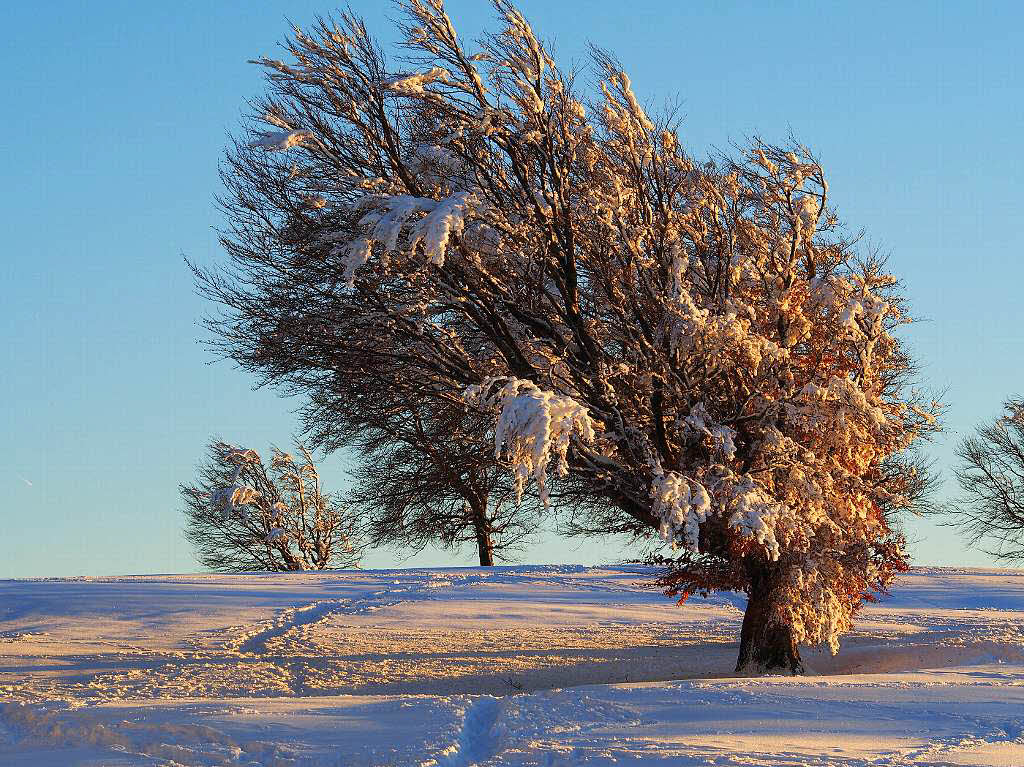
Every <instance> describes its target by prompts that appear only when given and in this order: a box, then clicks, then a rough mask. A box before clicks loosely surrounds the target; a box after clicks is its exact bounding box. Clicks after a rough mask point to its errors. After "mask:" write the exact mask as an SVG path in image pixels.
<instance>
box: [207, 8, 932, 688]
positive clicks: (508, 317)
mask: <svg viewBox="0 0 1024 767" xmlns="http://www.w3.org/2000/svg"><path fill="white" fill-rule="evenodd" d="M494 5H495V7H496V9H497V11H498V14H499V16H500V18H501V19H502V21H503V24H504V29H503V30H502V31H500V32H498V33H496V34H493V35H491V36H489V37H487V38H486V39H484V40H482V41H480V43H479V45H478V47H477V50H476V51H475V52H474V51H471V50H467V49H465V48H464V47H463V45H462V43H461V42H460V41H459V39H458V38H457V36H456V33H455V30H454V27H453V25H452V23H451V21H450V19H449V18H448V16H447V15H446V14H445V12H444V9H443V8H442V6H441V3H440V2H439V0H436V1H435V0H408V2H407V3H406V4H405V10H406V13H407V16H408V21H407V23H405V24H404V26H403V27H402V29H403V31H404V33H405V35H406V50H407V55H406V57H405V59H404V60H403V63H402V64H401V67H400V68H398V67H395V66H393V65H391V64H390V63H389V62H388V61H387V59H386V58H385V56H384V54H383V52H382V51H381V50H380V49H379V48H378V47H377V46H376V44H375V43H374V42H373V41H372V39H371V38H370V36H369V35H368V33H367V31H366V29H365V26H364V25H363V24H362V22H361V21H360V20H359V19H358V18H356V17H354V16H352V15H351V14H343V15H342V16H340V17H339V18H338V19H337V20H336V21H335V20H331V19H325V20H321V21H320V22H319V23H318V25H317V26H316V27H315V29H313V30H312V31H310V32H308V33H307V32H296V33H295V36H294V37H293V38H292V39H291V40H288V41H287V42H286V47H287V49H288V51H289V55H290V57H291V59H293V61H290V62H288V63H286V62H283V61H277V60H271V59H262V60H261V61H260V63H261V64H262V65H263V66H264V67H265V68H266V70H267V72H268V83H269V91H270V93H269V95H268V96H267V97H266V98H265V99H263V100H262V101H261V102H259V103H257V105H256V108H257V112H256V113H255V114H254V117H253V123H252V124H251V125H250V126H249V127H250V138H248V139H247V140H243V141H239V142H237V143H236V144H235V147H234V149H233V150H232V151H231V152H230V153H229V155H228V158H227V162H226V165H225V171H224V178H225V182H226V184H227V189H228V194H227V196H226V198H225V200H224V209H225V212H226V213H227V217H228V220H229V221H230V228H229V230H228V231H227V232H225V234H224V243H225V246H226V247H227V249H228V251H229V253H230V254H231V257H232V260H233V264H234V267H233V269H232V270H230V271H227V272H210V271H206V272H204V271H199V272H198V275H199V280H200V284H201V285H202V287H203V290H204V291H205V292H206V293H207V295H209V296H210V297H212V298H213V299H215V300H216V301H218V302H219V303H220V304H221V305H222V307H223V308H224V311H223V314H222V315H221V316H220V317H219V318H217V319H215V320H214V321H213V322H212V325H213V327H214V329H215V330H216V331H217V332H218V333H219V337H220V339H221V343H222V344H223V349H224V351H225V353H227V354H228V355H230V356H232V357H233V358H234V359H236V360H237V361H238V362H239V363H240V364H242V365H243V367H245V368H247V369H249V370H252V371H254V372H256V373H258V374H259V375H260V376H262V377H263V379H264V380H265V381H272V382H276V383H279V384H280V385H283V386H291V387H294V389H295V391H297V392H301V391H309V390H310V386H312V385H315V384H316V383H317V382H318V381H323V380H325V379H332V378H338V377H344V376H349V375H351V376H354V377H355V379H357V380H359V382H360V386H362V387H363V392H364V394H363V396H364V398H365V399H366V400H373V399H374V398H380V400H381V401H382V402H383V403H384V405H382V406H384V407H387V408H390V409H391V411H392V412H393V413H394V415H395V417H396V418H399V419H409V418H411V417H412V413H411V411H410V410H409V409H408V408H407V407H405V406H404V405H403V404H402V398H403V397H404V398H405V400H406V401H418V402H425V403H432V404H431V405H430V407H432V408H437V410H438V411H442V410H443V409H444V408H445V407H448V406H450V407H466V406H469V407H471V408H475V409H476V410H477V411H478V412H479V413H481V414H485V415H487V414H489V415H490V417H491V418H492V424H493V439H494V445H495V448H496V451H497V454H498V456H499V457H500V459H501V461H502V463H503V464H504V465H505V466H507V467H508V468H509V469H510V470H511V472H512V480H513V490H514V491H515V492H516V494H517V495H518V494H520V493H522V492H523V491H524V490H525V488H526V487H527V485H528V484H531V483H532V486H533V487H535V488H536V493H537V497H538V499H539V501H540V502H541V504H543V505H545V506H546V505H547V504H549V503H550V500H551V498H552V494H553V493H555V494H557V496H558V497H559V498H560V499H562V500H566V501H567V502H570V503H572V504H575V506H574V508H576V509H582V510H584V511H586V510H590V511H592V512H593V513H594V517H593V519H592V520H591V521H592V524H590V525H587V524H585V522H586V520H583V522H584V524H583V525H582V527H584V528H587V527H589V528H590V529H592V530H593V531H595V532H600V531H601V530H602V529H603V530H614V531H617V532H630V533H633V534H635V535H638V536H648V537H649V536H655V535H660V536H661V537H662V538H663V539H664V541H665V542H666V543H667V544H670V545H672V546H674V547H676V549H677V550H679V551H681V553H680V554H679V555H678V556H677V557H676V558H675V559H674V560H673V565H672V569H671V572H670V573H669V574H668V575H667V576H666V578H665V579H664V581H663V582H664V585H665V586H666V588H667V589H668V590H669V591H670V592H671V593H674V594H677V595H681V596H685V594H686V593H689V592H693V591H701V592H704V591H711V590H715V589H741V590H744V591H746V593H747V595H748V606H747V610H746V614H745V617H744V622H743V628H742V632H741V642H740V656H739V662H738V665H737V668H738V669H740V670H771V669H780V668H781V669H788V670H791V671H793V672H797V671H799V670H800V669H801V662H800V656H799V645H801V644H821V643H824V644H827V645H829V646H830V647H831V648H832V649H833V651H835V650H836V649H837V646H838V638H839V636H841V634H842V633H843V632H844V631H846V630H847V629H848V628H849V626H850V623H851V619H852V615H853V614H854V612H855V611H856V610H857V608H858V607H859V606H860V604H861V603H862V601H863V600H864V599H865V598H866V597H869V596H870V595H871V594H872V593H877V592H879V591H882V590H884V589H885V588H886V587H887V586H888V585H889V584H890V583H891V581H892V579H893V577H894V575H895V573H897V572H899V571H900V570H901V569H904V568H905V567H906V556H905V553H904V547H903V540H902V537H901V536H900V535H899V532H898V529H897V528H896V527H895V520H896V515H897V514H898V513H899V512H900V511H901V510H904V509H907V508H909V507H911V506H913V505H914V504H915V503H916V502H917V501H918V499H919V497H920V494H921V492H922V491H923V490H924V488H925V486H926V481H925V475H924V474H923V473H922V471H921V470H920V469H921V467H920V465H919V464H920V461H919V460H918V459H916V458H915V456H914V453H913V449H914V447H915V446H916V445H917V444H918V443H919V441H920V440H921V439H922V438H924V437H926V436H927V435H928V434H929V433H930V432H931V431H933V430H934V429H935V428H936V426H935V423H936V421H935V418H936V415H937V412H938V405H937V403H935V402H932V401H930V400H928V399H927V398H925V397H924V396H923V395H921V394H919V393H917V392H916V391H914V390H912V389H911V388H910V384H911V383H912V377H913V373H914V366H913V362H912V360H911V358H910V357H909V356H908V353H907V351H906V349H905V348H904V346H903V344H902V343H901V341H900V339H899V338H898V336H896V335H894V330H895V329H896V328H897V327H898V326H900V325H903V324H906V323H908V322H909V321H910V318H909V316H908V314H907V311H906V307H905V305H904V301H903V299H902V297H901V293H900V284H899V282H898V281H897V280H896V279H895V278H894V277H892V276H891V275H890V274H888V273H887V271H886V270H885V267H884V262H883V260H882V259H880V258H878V257H877V256H875V255H874V254H872V253H870V252H864V249H863V248H862V247H861V246H860V244H859V241H858V240H857V238H849V237H846V236H845V235H844V233H843V232H844V230H843V228H842V227H841V226H840V225H839V222H838V218H837V215H836V213H835V211H834V210H833V209H832V208H831V207H829V199H828V186H827V184H826V181H825V176H824V172H823V170H822V168H821V166H820V164H819V163H818V161H817V160H816V159H815V158H814V156H813V155H812V154H811V152H810V151H809V150H807V149H806V148H805V147H803V146H802V145H799V144H797V143H795V142H791V144H790V145H787V146H783V147H775V146H771V145H768V144H766V143H764V142H761V141H759V140H755V141H753V142H751V144H750V145H749V146H748V147H746V148H744V149H740V150H737V152H736V153H735V156H734V157H728V156H722V157H716V158H714V159H711V160H705V161H697V160H695V159H694V158H693V157H691V156H690V155H689V154H687V153H686V152H685V151H684V150H683V148H682V146H681V144H680V141H679V137H678V125H677V123H676V122H675V121H674V119H673V117H672V115H671V113H670V114H667V115H663V116H660V117H658V116H653V117H652V116H651V115H649V114H648V112H647V111H646V110H645V109H644V108H643V107H642V106H641V105H640V103H639V102H638V100H637V98H636V96H635V94H634V91H633V89H632V85H631V82H630V79H629V78H628V77H627V76H626V74H625V73H624V72H623V71H622V68H621V66H620V65H619V64H618V63H617V62H616V61H615V59H614V58H613V57H612V56H611V55H610V54H607V53H605V52H602V51H595V52H594V56H593V59H594V63H595V65H596V67H597V71H598V74H599V75H600V77H601V83H600V90H599V93H596V94H594V95H593V97H592V98H590V99H585V97H584V95H583V94H581V93H579V92H578V91H577V88H576V84H575V80H574V78H573V76H572V75H569V74H566V73H564V72H563V71H561V70H560V69H559V68H558V67H557V66H556V65H555V63H554V61H553V60H552V58H551V56H550V55H549V53H548V51H547V49H546V48H545V46H544V45H543V44H542V43H541V42H540V41H539V40H538V38H537V37H536V35H535V34H534V33H533V31H532V29H531V28H530V26H529V24H528V23H527V22H526V21H525V19H524V18H523V17H522V16H521V15H520V14H519V13H518V12H517V11H516V10H515V9H514V8H513V7H512V6H511V5H510V4H508V3H507V2H505V0H495V3H494ZM398 395H401V396H398Z"/></svg>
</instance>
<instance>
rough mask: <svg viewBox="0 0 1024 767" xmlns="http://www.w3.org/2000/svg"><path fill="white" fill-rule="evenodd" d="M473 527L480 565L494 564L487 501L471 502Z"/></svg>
mask: <svg viewBox="0 0 1024 767" xmlns="http://www.w3.org/2000/svg"><path fill="white" fill-rule="evenodd" d="M473 527H474V528H475V529H476V549H477V552H478V553H479V554H480V565H481V566H482V567H493V566H494V547H493V546H492V545H491V528H490V525H489V524H488V523H487V501H484V502H483V504H482V506H481V504H473Z"/></svg>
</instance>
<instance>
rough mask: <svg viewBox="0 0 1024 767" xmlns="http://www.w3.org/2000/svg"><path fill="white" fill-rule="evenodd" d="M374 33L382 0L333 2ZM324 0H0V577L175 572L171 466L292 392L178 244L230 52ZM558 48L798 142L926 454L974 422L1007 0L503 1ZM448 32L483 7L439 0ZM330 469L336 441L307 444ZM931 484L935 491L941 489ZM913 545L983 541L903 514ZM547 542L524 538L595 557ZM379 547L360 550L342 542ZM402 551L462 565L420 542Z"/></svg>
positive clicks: (1004, 272) (997, 216) (599, 553)
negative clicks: (875, 306)
mask: <svg viewBox="0 0 1024 767" xmlns="http://www.w3.org/2000/svg"><path fill="white" fill-rule="evenodd" d="M353 7H354V9H355V10H356V11H357V12H359V13H361V14H362V15H364V16H365V17H366V19H367V21H368V23H369V25H370V27H371V29H372V30H374V31H376V32H378V33H379V34H380V36H381V39H382V40H383V41H384V42H385V44H387V45H390V42H391V41H392V40H393V39H394V35H393V32H392V30H391V28H390V24H389V22H388V20H387V19H388V16H394V15H395V14H394V9H393V8H392V7H390V6H389V5H388V4H387V3H385V2H376V1H371V0H353ZM332 8H333V6H332V5H331V4H330V3H329V2H310V1H309V0H290V2H287V3H284V2H269V1H268V2H256V3H250V2H245V3H242V2H237V3H231V2H217V3H209V2H194V1H190V0H182V1H181V2H175V3H138V2H114V1H113V0H106V1H105V2H84V1H83V2H51V3H41V4H30V3H19V4H14V5H12V6H11V7H9V8H7V10H6V11H5V14H4V16H5V23H6V29H7V34H6V35H5V45H4V46H3V47H0V64H2V67H3V71H4V73H5V88H4V91H5V97H4V107H5V110H4V111H5V113H6V114H7V118H6V119H5V120H4V126H3V129H2V132H0V146H2V149H3V151H2V153H0V157H2V167H3V170H2V176H0V178H2V183H0V211H2V214H0V216H2V222H3V226H2V230H0V231H2V233H3V241H2V244H0V281H2V287H0V296H2V299H0V301H2V303H0V307H2V308H0V332H2V338H3V349H2V351H0V403H2V405H0V432H2V434H3V437H4V438H3V439H2V440H0V498H2V507H0V508H2V512H0V521H2V523H3V528H4V532H5V534H6V535H7V539H6V541H7V542H6V545H5V547H4V549H5V553H4V556H3V557H2V558H0V577H12V576H42V575H77V574H121V573H143V572H175V571H177V572H180V571H190V570H196V569H198V566H197V565H196V564H195V562H194V560H193V558H192V552H191V549H190V547H189V545H188V544H187V543H186V542H185V541H184V539H183V538H182V536H181V527H182V516H181V512H180V507H179V503H178V498H177V485H178V483H179V482H182V481H188V480H189V479H190V477H191V474H192V471H193V468H194V466H195V464H196V462H197V461H198V459H199V458H200V456H201V454H202V450H203V446H204V443H205V442H206V440H207V439H208V438H209V437H210V436H211V435H213V434H216V435H219V436H222V437H225V438H227V439H229V440H230V441H233V442H236V443H239V444H244V445H246V446H249V447H254V448H257V449H265V448H266V447H267V446H268V445H269V444H270V443H272V442H276V443H281V444H283V443H285V442H287V440H288V437H289V435H290V434H292V432H293V431H294V429H295V423H296V421H295V418H294V417H293V415H292V410H293V408H294V407H295V406H296V405H297V404H298V403H297V402H290V401H287V400H283V399H281V398H279V397H278V396H276V395H275V394H274V393H273V392H271V391H255V392H254V391H252V383H253V382H252V381H251V380H250V378H248V377H247V376H246V375H244V374H243V373H241V372H239V371H237V370H235V369H234V368H233V367H232V366H231V365H230V364H229V363H226V362H215V361H214V360H213V359H212V358H211V355H210V354H209V352H208V351H207V350H206V349H205V348H203V347H202V346H201V345H200V344H199V340H200V339H201V337H202V331H201V330H200V328H199V327H198V325H197V323H198V321H199V319H200V318H201V317H202V315H203V314H204V312H208V311H210V310H211V309H212V307H209V306H206V305H204V302H203V301H202V300H200V299H199V298H197V297H196V296H195V295H194V293H193V289H192V281H191V277H190V274H189V273H188V271H187V270H186V268H185V265H184V263H183V257H185V256H188V257H189V258H190V259H193V260H196V261H198V262H200V263H203V264H207V263H214V262H217V261H219V260H221V259H222V257H223V256H222V254H221V253H220V252H219V249H218V246H217V243H216V237H215V233H214V231H213V229H214V227H216V226H217V225H218V223H219V221H218V215H217V212H216V210H215V207H214V204H213V198H214V195H215V194H216V193H217V192H218V189H219V187H218V183H219V182H218V179H217V174H216V170H217V163H218V160H219V158H220V156H221V153H222V151H223V148H224V146H225V136H226V133H227V131H229V130H233V129H234V128H235V127H236V125H237V123H238V118H239V115H240V113H241V111H242V110H243V109H244V105H245V100H246V99H247V98H248V97H250V96H253V95H255V94H257V93H259V92H260V91H261V90H262V83H261V79H260V76H259V73H258V71H257V69H256V67H254V66H252V65H250V64H247V63H246V61H247V59H250V58H253V57H255V56H257V55H260V54H269V53H275V51H276V50H277V48H276V42H277V41H278V40H279V39H280V38H281V37H282V35H283V34H284V33H285V32H287V31H288V29H289V21H290V22H294V23H296V24H298V25H300V26H302V25H304V24H306V23H308V22H309V21H310V20H311V19H312V18H313V17H314V16H315V15H316V14H317V13H324V12H327V11H330V10H332ZM522 8H523V10H524V12H525V13H526V15H527V17H528V18H529V19H530V20H531V22H532V23H533V25H534V28H535V29H537V30H539V31H540V32H541V33H542V35H543V37H544V38H545V39H548V40H551V41H553V42H554V43H555V50H556V52H557V57H558V59H559V61H560V62H562V63H563V64H565V63H566V62H568V61H570V60H577V61H582V60H583V59H584V58H585V50H586V44H587V43H588V42H594V43H597V44H599V45H601V46H604V47H607V48H610V49H612V50H614V51H616V52H617V53H618V55H619V57H620V58H621V59H622V61H623V62H624V64H625V65H626V69H627V71H628V72H629V73H630V74H631V76H632V78H633V82H634V85H635V87H636V89H637V91H638V93H639V94H640V95H641V97H642V98H643V99H644V100H646V101H647V102H648V103H649V104H651V105H653V106H658V105H660V104H663V103H665V102H666V101H667V100H671V99H675V98H677V97H678V99H679V100H680V101H681V104H682V108H683V112H684V114H685V116H686V119H685V122H684V125H683V139H684V141H685V142H686V144H687V145H688V146H689V148H690V149H691V151H694V152H695V153H697V154H701V153H703V152H705V151H706V150H707V149H709V148H710V147H716V146H717V147H722V148H726V147H728V145H729V143H730V142H731V141H742V140H743V138H744V137H745V136H749V135H753V134H755V133H756V134H758V135H760V136H762V137H764V138H765V139H767V140H778V141H781V140H784V139H785V137H786V135H787V134H788V132H789V131H790V130H792V131H793V133H794V134H795V135H796V136H797V137H798V138H799V139H800V140H802V141H803V142H804V143H806V144H808V145H810V146H811V147H813V148H814V149H815V150H816V151H817V153H818V154H819V156H820V157H821V158H822V160H823V163H824V165H825V167H826V169H827V170H828V172H829V175H830V181H831V192H832V199H833V200H834V201H835V202H836V204H837V205H838V206H839V210H840V213H841V215H842V217H843V218H844V220H845V221H846V222H848V223H849V224H850V225H851V227H853V228H856V229H859V228H864V229H865V230H866V231H867V233H868V235H869V236H870V238H871V241H872V242H874V243H876V244H878V245H880V246H882V247H883V248H884V249H885V250H887V251H889V252H890V253H891V254H892V259H891V265H892V268H893V270H894V271H895V272H896V273H898V274H900V275H901V276H903V277H904V278H905V280H906V282H907V286H908V291H909V295H910V298H911V301H912V306H913V308H914V309H915V310H916V313H917V315H918V316H920V317H923V318H926V319H927V321H926V322H923V323H921V324H919V325H917V326H915V327H914V328H913V329H912V330H911V331H910V333H909V338H910V340H911V343H912V344H913V346H914V348H915V349H916V351H917V353H918V356H919V357H920V359H921V361H922V363H923V373H924V377H925V379H926V381H927V383H928V384H929V385H930V386H931V387H933V388H936V389H945V390H946V400H947V402H948V403H949V410H948V416H947V419H946V427H947V431H946V433H945V435H944V436H943V437H942V438H941V439H939V440H938V441H937V442H936V443H935V445H934V449H933V453H934V455H935V456H936V457H937V459H938V460H939V465H940V467H945V466H948V465H949V464H950V462H951V458H952V449H953V447H954V445H955V444H956V442H957V441H958V440H959V439H960V438H961V437H962V436H963V434H964V433H965V432H967V431H969V429H970V428H971V426H972V425H973V424H974V423H976V422H977V421H978V420H980V419H983V418H988V417H991V416H993V415H995V414H996V413H997V411H998V409H999V405H1000V402H1001V401H1002V400H1003V399H1004V398H1005V397H1006V396H1007V395H1010V394H1013V393H1024V383H1022V382H1021V377H1022V372H1024V362H1022V354H1021V352H1022V349H1024V332H1022V328H1021V322H1022V319H1024V308H1022V306H1021V303H1020V301H1019V298H1018V297H1019V295H1020V293H1021V284H1022V278H1024V266H1022V264H1021V258H1020V257H1021V252H1022V244H1024V234H1022V232H1024V226H1021V224H1022V223H1024V220H1022V209H1024V186H1022V183H1021V182H1022V179H1024V173H1022V171H1024V160H1022V158H1024V151H1022V146H1021V139H1022V137H1024V124H1022V123H1024V119H1022V118H1024V88H1022V79H1021V56H1020V55H1019V39H1018V37H1019V30H1020V29H1021V27H1022V25H1024V12H1022V10H1021V6H1020V5H1019V4H1017V3H1014V2H1005V3H999V2H984V3H981V2H978V3H974V2H947V3H937V2H936V3H923V2H922V3H915V2H903V3H888V2H884V3H883V2H880V3H869V2H846V3H819V2H803V3H786V2H773V3H761V2H748V3H728V2H711V1H710V0H708V1H706V2H697V1H696V0H694V1H692V2H676V1H675V0H673V1H672V2H669V1H668V0H665V1H663V2H652V1H645V0H636V1H635V2H629V3H623V2H619V1H618V0H616V1H615V2H603V1H601V0H586V1H584V0H559V2H550V1H547V2H545V1H543V0H524V1H523V2H522ZM449 11H450V13H451V14H452V16H453V17H454V18H455V20H456V22H457V26H459V28H460V29H462V30H464V31H465V34H464V36H469V37H473V36H475V35H476V34H477V32H478V31H479V30H481V29H482V28H483V26H484V24H485V23H486V21H487V19H488V17H489V15H490V11H489V9H488V7H487V6H486V4H485V3H483V2H481V1H480V0H460V1H459V2H455V1H454V0H453V1H452V2H450V3H449ZM323 473H324V475H325V478H326V480H327V481H329V482H330V483H331V484H332V485H333V486H336V487H341V486H343V483H344V461H343V460H342V458H340V457H338V456H334V457H332V458H330V459H328V460H327V461H326V462H325V463H324V472H323ZM951 484H952V483H951V481H950V480H947V482H946V486H945V487H946V490H947V491H948V490H949V489H951ZM909 529H910V532H911V534H912V537H913V538H914V539H915V541H916V542H915V543H914V546H913V551H914V554H915V557H916V560H917V561H918V562H920V563H933V564H971V565H983V564H986V563H988V561H989V560H988V559H987V557H986V556H985V555H983V554H979V553H977V552H965V551H964V550H963V545H962V543H961V542H960V540H959V539H958V538H957V537H956V536H955V535H953V534H952V533H951V532H950V531H949V530H947V529H943V528H938V527H936V526H935V525H934V524H932V523H927V522H912V523H911V524H910V528H909ZM617 556H621V551H620V549H619V548H618V547H616V546H615V545H614V544H611V543H609V542H606V541H604V542H602V541H591V542H570V543H568V544H566V543H565V542H561V541H555V540H552V539H547V540H545V541H542V542H541V544H539V545H538V546H537V547H536V548H535V549H534V550H532V551H530V552H529V553H528V554H527V556H526V560H527V561H534V562H540V561H581V562H591V561H608V560H610V559H613V558H615V557H617ZM400 561H401V560H400V559H399V558H398V556H396V555H395V554H394V553H393V552H388V551H384V552H375V553H372V554H371V555H370V556H369V558H368V560H367V564H368V565H370V566H386V565H392V564H397V563H399V562H400ZM407 563H409V564H472V563H473V552H471V551H469V550H467V551H465V552H463V554H462V555H461V556H456V557H450V556H448V555H445V554H443V553H439V552H432V551H428V552H426V553H425V554H423V555H421V556H419V557H416V558H415V559H412V560H407Z"/></svg>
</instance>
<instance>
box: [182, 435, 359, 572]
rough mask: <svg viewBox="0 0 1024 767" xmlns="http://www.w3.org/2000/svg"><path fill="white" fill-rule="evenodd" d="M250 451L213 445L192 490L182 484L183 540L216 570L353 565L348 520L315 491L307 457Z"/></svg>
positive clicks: (315, 476)
mask: <svg viewBox="0 0 1024 767" xmlns="http://www.w3.org/2000/svg"><path fill="white" fill-rule="evenodd" d="M296 448H297V451H298V456H294V455H292V454H290V453H285V452H282V451H281V450H278V449H277V448H274V449H273V456H272V458H271V460H270V464H269V465H267V464H265V463H264V462H263V460H262V459H261V458H260V456H259V454H258V453H257V452H256V451H255V450H246V449H245V448H240V447H235V446H234V445H229V444H227V443H225V442H220V441H217V440H215V441H213V442H211V443H210V445H209V449H208V456H207V459H206V460H205V461H204V463H203V464H202V465H201V466H200V467H199V477H198V481H197V482H196V484H193V485H182V486H181V495H182V499H183V500H184V502H185V515H186V519H187V523H186V528H185V537H186V538H188V540H189V541H190V542H191V543H192V544H193V545H194V546H195V547H196V550H197V553H198V559H199V561H200V562H201V563H202V564H203V565H205V566H206V567H209V568H211V569H213V570H218V571H221V572H244V571H249V570H273V571H277V570H323V569H326V568H335V567H354V566H355V565H357V564H358V562H359V556H360V551H359V547H358V546H357V545H356V542H357V537H356V536H355V535H354V534H353V527H354V525H353V518H352V517H351V515H350V514H348V513H347V511H346V509H345V508H344V507H343V506H341V505H340V504H339V503H338V502H337V501H336V500H335V499H334V498H332V497H331V496H330V495H328V494H326V493H324V492H323V489H322V488H321V486H320V475H319V473H318V472H317V469H316V466H315V465H314V463H313V457H312V455H311V454H310V452H309V451H308V450H307V449H306V448H305V447H304V446H302V445H296Z"/></svg>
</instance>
